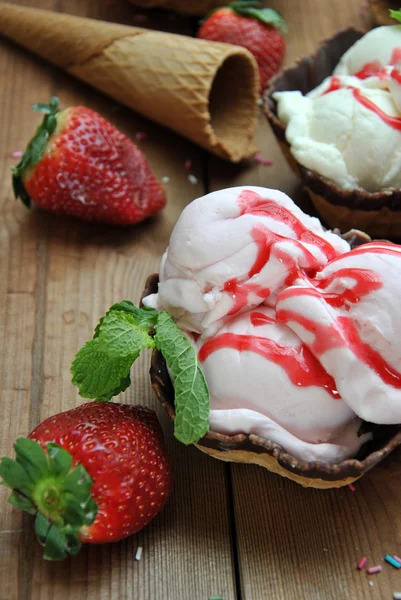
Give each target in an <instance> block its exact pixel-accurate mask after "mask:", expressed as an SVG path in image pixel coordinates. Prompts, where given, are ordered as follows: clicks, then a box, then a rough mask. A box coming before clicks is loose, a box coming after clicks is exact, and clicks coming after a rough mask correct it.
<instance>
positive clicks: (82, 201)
mask: <svg viewBox="0 0 401 600" xmlns="http://www.w3.org/2000/svg"><path fill="white" fill-rule="evenodd" d="M58 106H59V102H58V99H57V98H51V99H50V102H49V104H36V105H34V107H33V108H34V110H38V111H41V112H42V113H44V118H43V122H42V124H41V125H40V126H39V127H38V129H37V130H36V133H35V135H34V137H33V138H32V140H31V141H30V142H29V144H28V146H27V149H26V151H25V152H24V154H23V156H22V158H21V160H20V162H19V164H18V165H17V166H16V167H15V168H14V169H13V189H14V194H15V197H16V198H17V199H18V198H20V199H21V200H22V202H23V203H24V204H25V205H26V206H27V207H29V206H30V205H31V202H34V203H35V204H37V205H38V206H40V207H41V208H43V209H44V210H48V211H51V212H54V213H58V214H67V215H71V216H74V217H77V218H80V219H84V220H87V221H100V222H104V223H110V224H114V225H133V224H135V223H138V222H139V221H142V220H143V219H146V218H148V217H150V216H153V215H155V214H156V213H157V212H159V211H160V210H161V209H162V208H163V207H164V205H165V203H166V197H165V192H164V190H163V188H162V186H161V184H160V183H159V182H158V181H157V180H156V178H155V177H154V175H153V174H152V172H151V171H150V169H149V166H148V164H147V161H146V159H145V157H144V155H143V154H142V152H141V151H140V150H139V148H137V146H135V145H134V144H133V143H132V142H131V141H130V140H129V139H128V138H127V137H126V136H125V135H124V134H123V133H121V131H118V129H116V128H115V127H114V126H113V125H111V123H109V122H108V121H106V120H105V119H103V117H101V116H100V115H99V114H98V113H96V112H94V111H93V110H90V109H89V108H85V107H84V106H74V107H71V108H67V109H65V110H63V111H61V112H59V110H58Z"/></svg>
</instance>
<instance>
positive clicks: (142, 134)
mask: <svg viewBox="0 0 401 600" xmlns="http://www.w3.org/2000/svg"><path fill="white" fill-rule="evenodd" d="M135 139H137V140H139V141H141V140H147V139H148V134H147V133H146V132H145V131H137V132H136V134H135Z"/></svg>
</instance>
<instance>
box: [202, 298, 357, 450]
mask: <svg viewBox="0 0 401 600" xmlns="http://www.w3.org/2000/svg"><path fill="white" fill-rule="evenodd" d="M196 346H197V348H198V356H199V360H200V363H201V366H202V370H203V372H204V374H205V377H206V380H207V382H208V386H209V390H210V402H211V413H210V425H211V429H212V430H213V429H215V430H217V431H221V432H224V433H229V434H234V433H238V432H245V433H256V434H258V435H261V436H263V437H266V438H267V439H269V440H271V441H273V442H276V443H278V444H280V445H281V446H282V447H283V448H285V449H286V450H287V451H288V452H291V454H293V455H294V456H296V457H298V458H301V459H303V460H325V461H327V462H337V461H339V460H342V459H343V458H345V457H348V456H350V455H352V454H355V453H356V452H357V450H358V449H359V447H360V446H361V444H362V443H363V441H365V438H362V437H358V435H357V430H358V429H359V427H360V425H361V421H360V419H357V418H356V415H355V413H354V412H353V411H352V409H351V408H350V407H349V406H348V405H347V404H346V403H345V402H344V401H343V400H342V399H341V398H340V396H339V394H338V392H337V390H336V388H335V384H334V380H333V379H332V377H331V376H330V375H328V373H327V372H326V371H325V370H324V368H323V367H322V366H321V365H320V363H319V362H318V360H317V359H316V358H315V357H314V355H313V354H312V353H311V351H310V350H309V349H308V348H307V346H305V345H304V344H303V343H302V342H301V340H300V339H299V337H298V336H297V335H295V334H294V333H293V332H292V331H291V330H290V329H289V328H288V327H286V326H285V325H283V324H282V323H279V322H277V321H276V317H275V311H274V309H272V308H269V307H264V306H263V307H261V306H259V307H257V308H255V309H253V310H250V311H248V312H246V313H244V314H240V315H238V316H236V317H233V318H232V319H231V320H230V321H229V322H228V323H226V325H224V326H223V327H222V328H221V329H220V330H219V331H218V332H217V334H216V335H215V336H213V337H211V338H208V339H206V340H205V339H202V338H200V337H199V338H198V339H197V342H196Z"/></svg>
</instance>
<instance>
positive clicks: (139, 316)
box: [71, 300, 209, 444]
mask: <svg viewBox="0 0 401 600" xmlns="http://www.w3.org/2000/svg"><path fill="white" fill-rule="evenodd" d="M155 347H156V348H157V349H158V350H159V351H160V352H161V353H162V354H163V357H164V359H165V361H166V363H167V366H168V368H169V369H170V373H171V375H172V378H173V385H174V390H175V400H174V404H175V412H176V418H175V421H174V435H175V437H176V438H177V439H178V440H179V441H181V442H182V443H184V444H192V443H194V442H197V441H198V440H199V439H200V438H201V437H203V436H204V435H205V434H206V433H207V431H208V429H209V390H208V387H207V383H206V380H205V378H204V376H203V373H202V370H201V368H200V365H199V361H198V357H197V354H196V350H195V348H194V346H193V345H192V343H191V341H190V340H189V338H188V337H187V336H186V335H185V333H184V332H183V331H181V329H179V327H178V326H177V325H176V323H175V322H174V320H173V319H172V318H171V317H170V315H169V314H168V313H167V311H162V312H161V313H158V312H157V311H156V310H154V309H152V308H147V307H143V308H138V307H136V306H135V305H134V304H132V302H129V301H128V300H124V301H123V302H120V303H118V304H114V305H113V306H112V307H111V309H110V310H109V311H108V312H107V314H106V315H105V316H104V317H102V318H101V319H100V321H99V324H98V325H97V327H96V329H95V333H94V337H93V339H92V340H90V341H89V342H87V343H86V344H85V345H84V346H83V347H82V348H81V350H79V352H78V353H77V355H76V357H75V359H74V361H73V363H72V366H71V372H72V375H73V378H72V383H73V384H74V385H76V386H77V387H78V388H79V393H80V395H81V396H82V397H83V398H91V399H96V400H103V401H108V400H110V399H111V398H112V397H113V396H115V395H117V394H119V393H120V392H123V391H124V390H125V389H126V388H127V387H128V386H129V385H130V383H131V380H130V370H131V367H132V365H133V363H134V362H135V361H136V359H137V358H138V356H139V355H140V353H141V351H142V350H143V349H145V348H155Z"/></svg>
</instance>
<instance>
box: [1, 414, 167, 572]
mask: <svg viewBox="0 0 401 600" xmlns="http://www.w3.org/2000/svg"><path fill="white" fill-rule="evenodd" d="M15 452H16V461H13V460H12V459H10V458H3V459H2V460H1V462H0V476H1V477H2V483H3V484H4V485H6V486H7V487H9V488H11V489H12V493H11V496H10V497H9V502H11V504H13V505H15V506H17V507H18V508H21V509H23V510H25V511H27V512H28V513H30V514H32V515H35V517H36V518H35V530H36V533H37V536H38V539H39V541H40V543H41V544H42V545H43V546H44V558H47V559H49V560H61V559H63V558H65V557H66V556H67V555H68V554H71V555H74V554H76V553H77V552H78V551H79V548H80V545H81V541H83V542H90V543H92V544H97V543H103V542H116V541H118V540H121V539H123V538H125V537H127V536H129V535H132V534H133V533H136V532H137V531H139V530H140V529H142V527H144V526H145V525H146V524H147V523H149V521H150V520H151V519H153V517H155V516H156V515H157V513H158V512H159V511H160V510H161V508H162V507H163V505H164V504H165V502H166V500H167V498H168V496H169V494H170V492H171V488H172V483H173V476H172V470H171V466H170V461H169V458H168V456H167V453H166V450H165V447H164V442H163V435H162V431H161V428H160V425H159V422H158V420H157V417H156V414H155V413H154V411H152V410H149V409H147V408H144V407H141V406H126V405H123V404H114V403H112V402H109V403H102V402H90V403H88V404H84V405H82V406H80V407H78V408H75V409H73V410H69V411H67V412H63V413H61V414H58V415H56V416H54V417H50V418H48V419H46V420H45V421H43V423H41V424H40V425H39V426H38V427H36V429H34V430H33V431H32V433H30V434H29V436H28V438H19V439H18V440H17V441H16V443H15Z"/></svg>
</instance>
